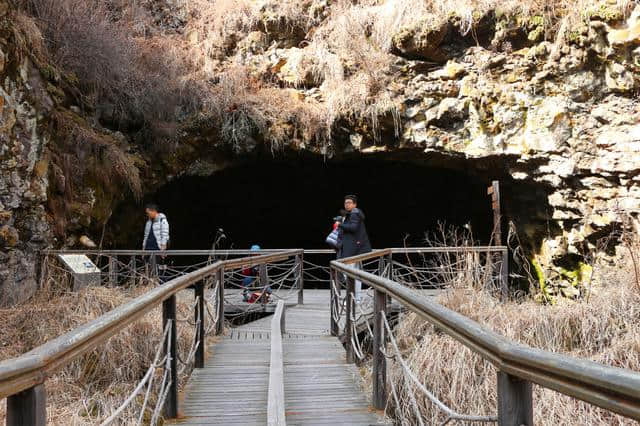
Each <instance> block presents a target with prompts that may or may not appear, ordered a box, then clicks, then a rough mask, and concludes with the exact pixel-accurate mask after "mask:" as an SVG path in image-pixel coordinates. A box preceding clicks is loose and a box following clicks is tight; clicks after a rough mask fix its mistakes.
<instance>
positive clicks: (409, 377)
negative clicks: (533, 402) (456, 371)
mask: <svg viewBox="0 0 640 426" xmlns="http://www.w3.org/2000/svg"><path fill="white" fill-rule="evenodd" d="M380 316H381V317H382V323H383V324H384V329H385V332H386V335H387V336H389V342H390V344H391V348H392V349H393V355H389V354H387V352H386V351H385V349H384V348H383V347H381V348H380V350H381V351H382V352H383V354H384V356H385V357H386V358H387V359H392V360H395V361H397V362H398V364H400V367H401V368H402V373H403V376H404V378H405V380H406V381H408V382H411V383H413V384H414V385H415V386H416V387H417V388H418V389H419V390H420V391H421V392H422V394H423V395H424V396H426V397H427V398H428V399H429V401H431V402H432V403H433V404H434V405H436V406H437V407H438V408H439V409H440V410H442V411H443V412H444V413H445V414H446V416H447V417H446V419H445V421H444V422H443V423H442V425H446V424H447V423H449V422H450V421H451V420H460V421H463V422H480V423H496V422H497V421H498V417H497V416H473V415H467V414H460V413H458V412H456V411H454V410H452V409H451V408H449V407H448V406H447V405H445V404H444V403H443V402H442V401H440V400H439V399H438V398H437V397H436V396H435V395H434V394H433V393H431V392H430V391H429V390H427V388H426V387H425V386H424V385H423V384H422V382H421V381H420V380H419V379H418V378H417V377H416V375H415V373H414V372H413V371H411V369H410V368H409V365H407V362H406V361H405V360H404V358H403V357H402V353H401V352H400V349H399V348H398V343H397V342H396V339H395V337H394V336H393V331H392V329H391V326H390V325H389V321H388V320H387V315H386V314H385V313H384V311H381V312H380ZM383 342H384V339H383ZM408 389H409V391H410V392H411V394H412V396H411V399H412V404H413V403H414V402H415V401H416V398H415V394H414V393H413V388H411V387H408ZM416 418H418V419H419V420H420V422H421V423H422V419H421V416H420V415H419V412H418V415H417V417H416Z"/></svg>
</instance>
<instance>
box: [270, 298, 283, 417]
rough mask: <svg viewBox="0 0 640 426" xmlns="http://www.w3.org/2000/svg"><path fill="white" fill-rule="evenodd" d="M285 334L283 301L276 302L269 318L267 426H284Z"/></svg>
mask: <svg viewBox="0 0 640 426" xmlns="http://www.w3.org/2000/svg"><path fill="white" fill-rule="evenodd" d="M284 333H285V306H284V300H280V301H278V306H277V308H276V312H275V314H274V315H273V318H271V361H270V367H269V395H268V402H267V423H268V425H269V426H286V424H287V422H286V419H285V413H284V360H283V350H282V334H284Z"/></svg>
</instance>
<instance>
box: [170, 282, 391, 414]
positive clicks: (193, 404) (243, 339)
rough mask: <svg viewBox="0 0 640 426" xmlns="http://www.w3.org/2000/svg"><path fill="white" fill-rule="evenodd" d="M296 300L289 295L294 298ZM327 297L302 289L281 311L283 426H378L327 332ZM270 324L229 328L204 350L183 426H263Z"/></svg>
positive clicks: (185, 407)
mask: <svg viewBox="0 0 640 426" xmlns="http://www.w3.org/2000/svg"><path fill="white" fill-rule="evenodd" d="M295 297H297V296H295ZM329 315H330V314H329V291H327V290H305V304H304V305H302V306H292V307H288V308H287V310H286V333H285V334H284V336H283V349H284V393H285V410H286V418H287V424H288V425H323V424H335V425H378V424H386V423H385V421H384V419H383V418H382V416H381V415H380V414H379V413H376V412H374V411H373V410H372V409H371V408H370V395H367V394H365V393H364V392H363V390H362V389H361V387H360V384H359V381H360V374H359V372H358V370H357V369H356V367H355V366H354V365H350V364H347V362H346V356H345V350H344V348H343V346H342V345H341V344H340V342H339V341H338V339H337V338H336V337H333V336H330V333H329ZM270 321H271V320H270V318H269V317H266V318H262V319H260V320H257V321H254V322H251V323H248V324H246V325H243V326H240V327H235V328H233V329H232V330H231V332H230V333H229V335H227V336H225V337H224V338H223V339H222V340H221V341H220V342H219V343H217V344H215V345H213V346H212V347H210V348H209V357H208V359H207V361H206V363H205V368H203V369H200V370H197V369H196V370H194V371H193V373H192V375H191V378H190V380H189V383H188V384H187V386H186V387H185V390H184V393H183V394H184V403H183V404H182V405H181V406H182V412H181V420H178V421H177V422H178V423H179V424H185V425H223V424H225V425H233V424H237V425H240V424H242V425H265V424H267V394H268V391H267V390H268V382H269V356H270Z"/></svg>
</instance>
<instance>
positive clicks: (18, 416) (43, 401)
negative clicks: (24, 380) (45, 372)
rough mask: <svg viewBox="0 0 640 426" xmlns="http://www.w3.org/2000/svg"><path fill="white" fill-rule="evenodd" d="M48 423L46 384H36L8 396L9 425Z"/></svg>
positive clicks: (21, 425) (24, 425) (20, 425)
mask: <svg viewBox="0 0 640 426" xmlns="http://www.w3.org/2000/svg"><path fill="white" fill-rule="evenodd" d="M46 424H47V392H46V390H45V388H44V384H40V385H36V386H34V387H32V388H29V389H27V390H24V391H22V392H20V393H17V394H15V395H11V396H9V397H8V398H7V418H6V425H7V426H45V425H46Z"/></svg>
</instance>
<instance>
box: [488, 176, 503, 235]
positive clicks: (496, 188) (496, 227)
mask: <svg viewBox="0 0 640 426" xmlns="http://www.w3.org/2000/svg"><path fill="white" fill-rule="evenodd" d="M487 194H488V195H491V209H492V210H493V236H494V244H495V245H497V246H500V245H502V225H501V223H500V182H499V181H497V180H494V181H493V182H492V183H491V186H490V187H489V188H488V189H487Z"/></svg>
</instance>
